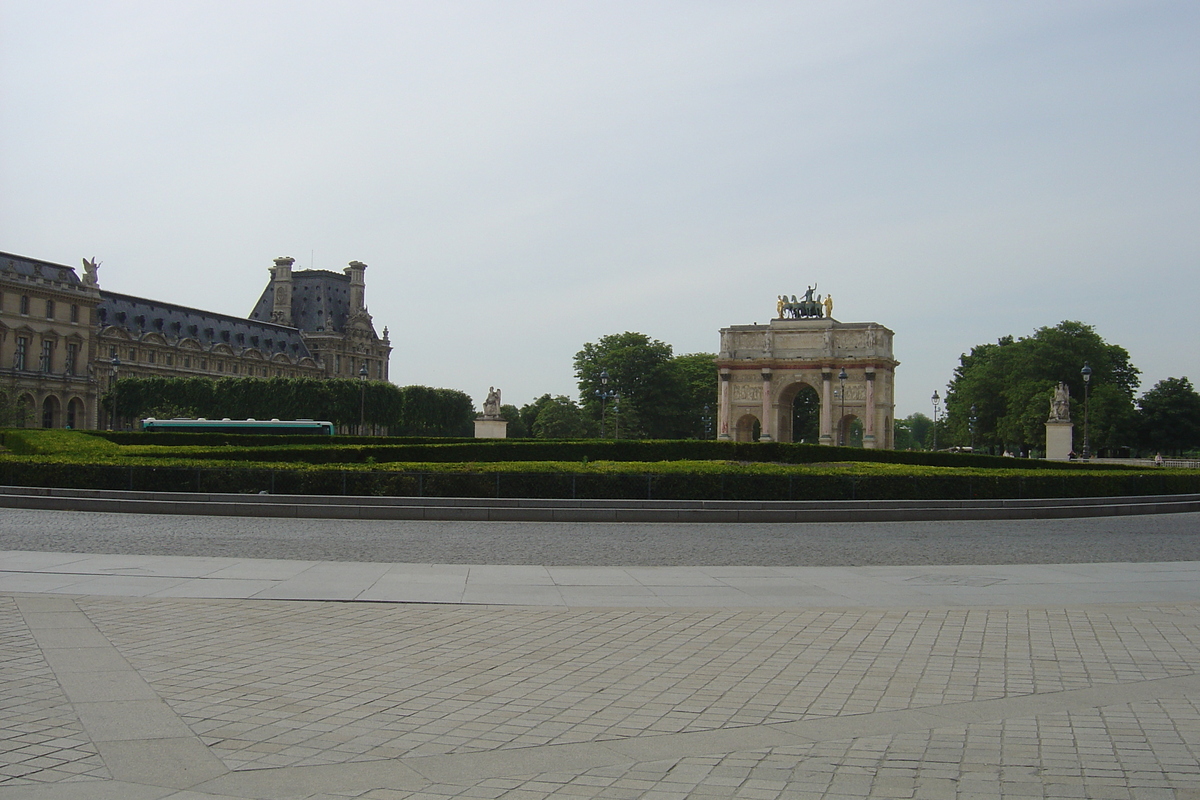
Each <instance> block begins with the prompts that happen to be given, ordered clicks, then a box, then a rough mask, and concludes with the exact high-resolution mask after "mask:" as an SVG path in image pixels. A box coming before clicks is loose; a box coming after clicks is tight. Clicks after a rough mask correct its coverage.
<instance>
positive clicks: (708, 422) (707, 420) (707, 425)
mask: <svg viewBox="0 0 1200 800" xmlns="http://www.w3.org/2000/svg"><path fill="white" fill-rule="evenodd" d="M704 438H705V439H711V438H712V406H710V405H709V404H708V403H705V404H704Z"/></svg>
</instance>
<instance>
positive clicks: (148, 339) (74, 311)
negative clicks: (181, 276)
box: [0, 253, 392, 428]
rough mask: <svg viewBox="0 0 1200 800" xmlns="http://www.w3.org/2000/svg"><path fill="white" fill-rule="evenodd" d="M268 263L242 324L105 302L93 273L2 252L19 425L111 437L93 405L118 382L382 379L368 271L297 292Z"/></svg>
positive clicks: (2, 322) (350, 271)
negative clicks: (266, 280) (99, 431)
mask: <svg viewBox="0 0 1200 800" xmlns="http://www.w3.org/2000/svg"><path fill="white" fill-rule="evenodd" d="M275 264H276V266H275V267H274V268H272V269H271V283H270V284H268V286H267V288H266V290H265V291H264V292H263V296H262V298H260V300H259V303H258V304H257V305H256V306H255V310H254V311H253V312H252V313H251V315H250V317H249V318H241V317H233V316H228V315H224V314H216V313H213V312H210V311H202V310H200V309H195V308H189V307H186V306H180V305H175V304H172V303H164V302H161V301H158V300H150V299H147V298H142V297H133V296H131V295H124V294H117V293H115V292H106V291H104V290H102V289H100V286H99V281H98V279H97V276H96V269H95V268H94V267H91V266H85V275H84V277H83V278H82V279H81V278H80V277H79V276H78V274H77V273H76V272H75V270H74V269H73V268H72V267H67V266H63V265H60V264H51V263H49V262H45V261H39V260H37V259H30V258H25V257H22V256H16V255H12V254H7V253H0V375H3V377H4V379H5V380H6V382H7V387H6V388H8V389H9V390H10V391H12V392H13V394H14V396H15V397H16V398H17V400H18V402H19V403H21V405H22V406H23V407H24V408H25V411H26V414H25V416H26V423H25V424H26V425H30V426H37V427H55V428H57V427H65V426H70V427H73V428H100V427H109V426H111V425H112V421H111V420H109V419H108V418H107V416H106V414H105V412H104V411H103V410H102V409H101V408H100V406H99V398H100V396H101V395H102V394H103V393H104V392H107V391H108V390H109V388H110V387H111V386H112V383H113V381H114V379H116V378H118V377H130V376H138V377H142V376H150V375H162V376H170V377H186V376H208V377H255V378H267V377H312V378H334V377H339V378H358V377H359V376H360V370H361V369H362V367H363V366H366V367H367V376H368V378H369V379H371V380H387V379H388V358H389V357H390V354H391V349H392V348H391V344H390V343H389V342H388V339H387V329H386V328H385V329H384V335H383V337H382V338H381V337H380V336H378V335H377V334H376V333H375V330H374V327H373V326H372V323H371V316H370V314H368V313H367V310H366V305H365V303H364V296H365V280H364V272H365V270H366V265H365V264H361V263H360V262H357V261H355V262H351V265H350V267H348V268H347V269H346V271H345V274H342V275H339V274H338V273H334V272H326V271H322V270H306V271H303V272H300V273H297V274H296V277H297V278H299V280H297V281H295V284H296V285H297V286H298V287H299V288H300V292H298V293H296V292H293V291H292V289H293V284H292V282H291V281H289V280H288V279H289V278H290V277H291V273H290V267H291V264H292V259H276V262H275ZM281 265H286V267H287V270H286V272H287V273H288V274H287V275H283V274H282V273H283V272H284V270H282V269H281ZM286 301H291V302H290V303H288V302H286ZM264 303H267V304H268V306H269V308H270V311H269V312H268V313H267V314H266V315H265V316H266V318H260V316H261V315H262V308H263V305H264ZM318 310H319V311H320V314H318V313H317V311H318Z"/></svg>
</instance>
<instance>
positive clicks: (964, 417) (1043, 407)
mask: <svg viewBox="0 0 1200 800" xmlns="http://www.w3.org/2000/svg"><path fill="white" fill-rule="evenodd" d="M1084 364H1087V365H1088V366H1090V367H1091V370H1092V373H1091V381H1090V384H1089V387H1088V394H1089V398H1088V402H1087V407H1088V417H1089V419H1088V428H1089V432H1090V439H1091V446H1092V449H1093V451H1099V450H1102V449H1116V448H1120V447H1127V446H1132V445H1134V444H1135V442H1134V441H1132V440H1131V430H1132V423H1133V414H1134V408H1133V395H1134V391H1135V390H1136V388H1137V385H1138V370H1137V369H1136V368H1135V367H1134V366H1133V364H1131V363H1130V361H1129V353H1128V352H1127V351H1126V350H1125V348H1123V347H1120V346H1118V345H1114V344H1109V343H1108V342H1106V341H1104V339H1103V338H1101V337H1100V335H1099V334H1097V333H1096V331H1095V330H1094V329H1093V328H1092V326H1090V325H1086V324H1084V323H1082V322H1073V321H1064V322H1060V323H1059V324H1058V325H1056V326H1054V327H1053V328H1039V329H1038V330H1037V331H1035V332H1034V334H1033V335H1032V336H1025V337H1021V338H1019V339H1014V338H1013V337H1011V336H1006V337H1004V338H1002V339H1000V340H999V341H997V342H996V343H995V344H982V345H978V346H976V347H973V348H972V349H971V352H970V353H964V354H963V355H962V357H961V361H960V364H959V366H958V367H957V368H956V369H955V370H954V379H953V380H952V381H951V382H950V387H949V390H948V391H947V393H946V412H947V416H946V423H945V430H946V432H947V436H946V439H947V441H945V442H944V444H946V445H950V444H959V445H970V444H972V442H971V431H970V427H971V423H970V419H971V417H972V416H974V417H975V430H974V437H975V442H974V444H975V445H976V446H979V447H983V448H993V449H996V450H1002V449H1006V448H1008V449H1015V450H1020V451H1023V452H1028V450H1029V449H1030V448H1043V447H1045V441H1046V430H1045V422H1046V419H1047V417H1048V416H1049V407H1050V398H1051V397H1052V395H1053V391H1054V388H1055V387H1056V386H1057V385H1058V383H1059V382H1060V381H1062V382H1063V383H1065V384H1067V386H1068V388H1069V390H1070V394H1071V400H1072V406H1071V416H1072V419H1074V420H1076V424H1077V425H1078V424H1079V423H1081V422H1082V421H1083V416H1084V405H1085V402H1084V401H1085V398H1084V381H1083V376H1082V374H1081V370H1082V368H1083V366H1084ZM972 408H974V412H972Z"/></svg>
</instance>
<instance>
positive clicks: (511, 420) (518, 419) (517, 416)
mask: <svg viewBox="0 0 1200 800" xmlns="http://www.w3.org/2000/svg"><path fill="white" fill-rule="evenodd" d="M500 416H502V417H504V419H505V420H506V421H507V422H508V431H507V433H508V438H509V439H527V438H529V426H528V425H526V424H525V419H524V417H522V416H521V409H519V408H517V407H516V406H514V405H510V404H507V403H506V404H504V405H502V406H500Z"/></svg>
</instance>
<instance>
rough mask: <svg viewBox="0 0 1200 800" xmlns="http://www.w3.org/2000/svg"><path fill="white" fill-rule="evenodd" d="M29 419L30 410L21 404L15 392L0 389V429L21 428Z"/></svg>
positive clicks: (24, 404) (30, 415)
mask: <svg viewBox="0 0 1200 800" xmlns="http://www.w3.org/2000/svg"><path fill="white" fill-rule="evenodd" d="M31 417H32V409H31V408H30V407H29V405H28V404H26V403H23V402H21V399H20V398H19V397H18V396H17V392H15V391H13V390H9V389H0V428H22V427H24V426H25V425H27V424H28V423H29V420H30V419H31Z"/></svg>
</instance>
